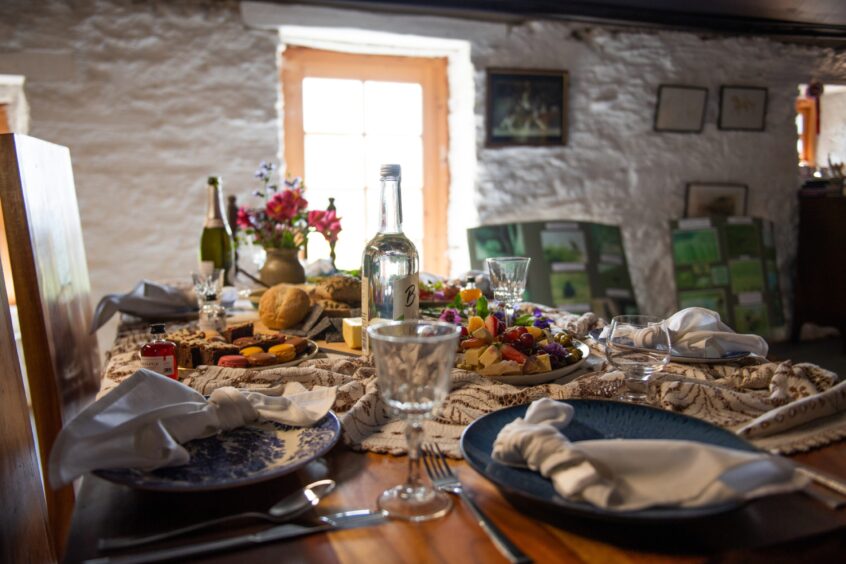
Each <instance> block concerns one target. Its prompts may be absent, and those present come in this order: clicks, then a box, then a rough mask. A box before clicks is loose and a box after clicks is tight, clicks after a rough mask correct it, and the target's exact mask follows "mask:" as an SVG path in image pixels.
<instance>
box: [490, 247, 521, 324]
mask: <svg viewBox="0 0 846 564" xmlns="http://www.w3.org/2000/svg"><path fill="white" fill-rule="evenodd" d="M531 260H532V259H530V258H528V257H496V258H489V259H487V263H488V272H490V275H491V287H492V288H493V294H494V298H495V299H496V300H497V301H499V302H501V303H503V304H505V312H506V319H505V324H506V326H508V325H511V323H512V321H513V317H514V309H515V308H516V307H517V304H519V303H520V302H521V301H522V300H523V292H524V291H525V289H526V276H527V275H528V273H529V263H530V262H531Z"/></svg>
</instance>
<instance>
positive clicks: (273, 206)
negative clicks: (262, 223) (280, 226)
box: [266, 190, 308, 221]
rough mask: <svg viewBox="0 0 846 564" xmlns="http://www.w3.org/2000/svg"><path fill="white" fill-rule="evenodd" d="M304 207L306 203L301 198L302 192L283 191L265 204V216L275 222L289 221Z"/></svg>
mask: <svg viewBox="0 0 846 564" xmlns="http://www.w3.org/2000/svg"><path fill="white" fill-rule="evenodd" d="M306 206H308V202H307V201H306V199H305V198H303V193H302V190H283V191H282V192H278V193H276V194H274V195H273V197H272V198H270V201H269V202H267V208H266V209H267V216H268V217H270V218H271V219H274V220H276V221H290V220H292V219H293V218H294V216H296V215H297V214H298V213H299V212H300V210H304V209H305V208H306Z"/></svg>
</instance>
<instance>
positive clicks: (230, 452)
mask: <svg viewBox="0 0 846 564" xmlns="http://www.w3.org/2000/svg"><path fill="white" fill-rule="evenodd" d="M340 436H341V424H340V422H339V421H338V418H337V417H336V416H335V414H334V413H332V412H331V411H330V412H329V413H327V414H326V417H324V418H323V419H322V420H320V422H318V423H317V424H315V425H314V426H312V427H291V426H289V425H283V424H281V423H274V422H271V421H262V422H260V423H256V424H253V425H248V426H245V427H239V428H237V429H233V430H231V431H226V432H223V433H219V434H217V435H215V436H213V437H207V438H205V439H195V440H193V441H189V442H187V443H185V445H184V446H185V448H186V449H187V450H188V453H189V454H190V455H191V461H190V462H189V463H188V464H186V465H184V466H173V467H169V468H159V469H157V470H152V471H149V472H148V471H144V470H138V469H133V468H125V469H112V470H95V471H94V474H96V475H97V476H99V477H101V478H104V479H106V480H109V481H111V482H115V483H118V484H123V485H126V486H129V487H132V488H138V489H142V490H156V491H168V492H189V491H191V492H193V491H206V490H220V489H225V488H233V487H237V486H246V485H249V484H254V483H257V482H262V481H264V480H270V479H273V478H278V477H280V476H284V475H285V474H288V473H291V472H294V471H295V470H297V469H299V468H301V467H302V466H305V465H306V464H308V463H309V462H311V461H312V460H314V459H315V458H317V457H319V456H322V455H323V454H325V453H326V452H327V451H328V450H329V449H331V448H332V447H333V446H334V445H335V443H336V442H338V438H339V437H340Z"/></svg>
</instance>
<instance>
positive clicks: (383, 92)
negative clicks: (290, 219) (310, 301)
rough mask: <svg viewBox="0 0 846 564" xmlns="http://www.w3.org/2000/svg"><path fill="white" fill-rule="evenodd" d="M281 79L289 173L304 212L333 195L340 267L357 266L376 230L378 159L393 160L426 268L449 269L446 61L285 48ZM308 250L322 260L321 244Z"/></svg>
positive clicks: (316, 241)
mask: <svg viewBox="0 0 846 564" xmlns="http://www.w3.org/2000/svg"><path fill="white" fill-rule="evenodd" d="M281 79H282V90H283V96H284V101H283V103H284V114H285V124H284V126H285V161H286V165H287V170H288V172H289V173H290V174H292V175H295V176H303V178H304V179H305V183H306V198H307V199H308V200H309V208H310V209H319V208H324V207H326V206H327V205H328V203H329V198H330V197H332V198H334V199H335V206H336V207H337V209H338V215H340V216H341V217H342V222H341V223H342V226H343V231H342V232H341V236H340V238H339V240H338V244H337V247H336V254H337V259H336V264H337V266H338V267H339V268H358V267H359V266H360V263H361V252H362V250H363V248H364V245H365V244H366V243H367V241H368V240H369V239H370V238H371V237H372V236H373V235H375V233H376V230H377V229H378V227H379V215H378V212H379V165H380V164H382V163H398V164H400V165H402V167H403V179H402V195H403V230H404V231H405V232H406V234H407V235H408V236H409V238H410V239H411V240H412V241H414V243H415V245H416V246H417V249H418V251H419V252H420V256H421V263H422V269H423V270H426V271H430V272H435V273H439V274H444V275H446V274H449V262H448V259H447V254H446V251H447V206H448V202H449V193H448V191H449V188H448V186H449V173H448V167H447V161H446V159H447V143H448V141H447V108H446V105H447V79H446V60H445V59H440V58H418V57H394V56H383V55H357V54H349V53H339V52H333V51H322V50H316V49H307V48H302V47H289V48H287V49H286V50H285V51H284V53H283V62H282V78H281ZM308 255H309V257H311V258H315V257H328V255H329V251H328V246H327V244H326V242H325V241H323V239H322V238H321V237H319V236H312V237H310V239H309V247H308Z"/></svg>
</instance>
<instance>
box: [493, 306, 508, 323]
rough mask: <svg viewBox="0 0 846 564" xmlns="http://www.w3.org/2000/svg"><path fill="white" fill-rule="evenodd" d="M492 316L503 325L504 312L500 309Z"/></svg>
mask: <svg viewBox="0 0 846 564" xmlns="http://www.w3.org/2000/svg"><path fill="white" fill-rule="evenodd" d="M493 316H494V317H496V318H497V319H499V320H500V321H502V322H503V323H505V312H504V311H502V310H501V309H500V310H497V311H495V312H493Z"/></svg>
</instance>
